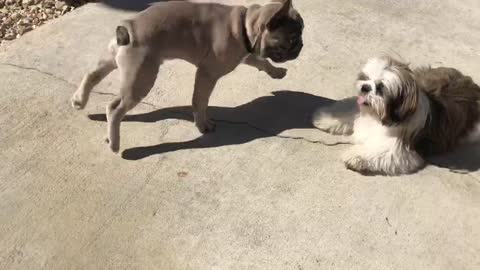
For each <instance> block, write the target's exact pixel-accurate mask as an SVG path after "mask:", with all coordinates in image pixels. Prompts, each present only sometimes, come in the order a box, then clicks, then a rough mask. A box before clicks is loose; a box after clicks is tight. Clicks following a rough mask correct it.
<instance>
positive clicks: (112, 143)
mask: <svg viewBox="0 0 480 270" xmlns="http://www.w3.org/2000/svg"><path fill="white" fill-rule="evenodd" d="M105 143H107V144H108V146H109V147H110V150H112V152H114V153H116V154H117V153H118V151H120V142H119V141H112V140H110V139H109V138H108V137H107V138H105Z"/></svg>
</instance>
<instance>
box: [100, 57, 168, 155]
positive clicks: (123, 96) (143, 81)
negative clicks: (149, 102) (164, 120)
mask: <svg viewBox="0 0 480 270" xmlns="http://www.w3.org/2000/svg"><path fill="white" fill-rule="evenodd" d="M129 58H131V55H125V59H123V60H122V61H120V62H121V63H122V66H121V67H120V74H121V77H122V83H121V89H120V96H119V97H117V98H115V99H114V100H113V101H112V103H110V104H109V105H108V106H107V122H108V139H107V143H108V144H109V146H110V149H111V150H112V151H113V152H115V153H118V151H119V150H120V124H121V122H122V120H123V118H124V116H125V114H126V113H127V112H128V111H130V110H131V109H133V108H134V107H135V106H136V105H137V104H138V103H140V102H141V101H142V99H143V98H144V97H146V96H147V95H148V93H149V92H150V90H151V89H152V87H153V85H154V83H155V79H156V78H157V73H158V69H159V62H158V61H156V60H154V58H153V57H144V58H143V59H144V60H143V61H142V62H134V61H129V60H132V59H133V58H132V59H129ZM124 60H127V61H124Z"/></svg>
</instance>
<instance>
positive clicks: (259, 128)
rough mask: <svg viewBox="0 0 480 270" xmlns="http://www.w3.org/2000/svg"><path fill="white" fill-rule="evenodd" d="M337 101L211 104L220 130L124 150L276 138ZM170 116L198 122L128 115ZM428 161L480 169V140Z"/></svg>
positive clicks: (286, 98) (267, 99) (141, 154)
mask: <svg viewBox="0 0 480 270" xmlns="http://www.w3.org/2000/svg"><path fill="white" fill-rule="evenodd" d="M334 102H335V101H334V100H332V99H328V98H324V97H320V96H315V95H312V94H309V93H304V92H296V91H289V90H281V91H276V92H272V95H269V96H263V97H259V98H257V99H255V100H252V101H251V102H248V103H246V104H243V105H240V106H237V107H215V106H210V107H209V110H208V112H209V115H210V116H211V117H212V118H213V119H214V120H215V122H216V124H217V129H216V131H215V132H213V133H208V134H205V135H202V136H200V137H198V138H196V139H194V140H190V141H185V142H173V143H161V144H157V145H152V146H143V147H134V148H130V149H126V150H124V151H123V152H122V157H123V158H124V159H127V160H139V159H143V158H146V157H149V156H152V155H157V154H162V153H167V152H172V151H178V150H184V149H201V148H211V147H221V146H227V145H239V144H244V143H248V142H251V141H254V140H256V139H260V138H268V137H273V136H276V135H278V134H280V133H282V132H283V131H286V130H290V129H315V127H314V126H313V125H312V121H311V120H312V116H313V114H314V112H315V111H316V110H317V109H319V108H321V107H323V106H329V105H331V104H333V103H334ZM89 118H90V119H91V120H94V121H106V117H105V114H92V115H89ZM166 119H179V120H186V121H190V122H193V116H192V111H191V107H190V106H180V107H170V108H162V109H158V110H156V111H152V112H148V113H144V114H136V115H127V116H125V118H124V120H123V121H124V122H145V123H155V122H159V121H162V120H166ZM192 129H194V127H193V126H192ZM318 132H322V131H318ZM427 160H428V162H429V163H430V164H432V165H434V166H438V167H441V168H448V169H450V170H451V171H453V172H457V173H468V172H473V171H477V170H479V169H480V143H478V144H467V145H462V146H459V147H458V148H457V149H455V151H453V152H451V153H448V154H444V155H439V156H435V157H430V158H428V159H427Z"/></svg>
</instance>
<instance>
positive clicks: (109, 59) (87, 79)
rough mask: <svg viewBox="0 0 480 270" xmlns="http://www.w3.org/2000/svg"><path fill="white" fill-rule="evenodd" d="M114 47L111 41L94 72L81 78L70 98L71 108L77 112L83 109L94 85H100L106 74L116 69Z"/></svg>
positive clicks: (115, 48) (115, 49)
mask: <svg viewBox="0 0 480 270" xmlns="http://www.w3.org/2000/svg"><path fill="white" fill-rule="evenodd" d="M116 46H117V45H116V44H115V43H113V41H112V42H111V43H110V45H109V47H108V52H107V53H105V55H104V56H102V58H101V59H100V60H99V61H98V64H97V67H96V68H95V70H93V71H91V72H89V73H87V74H86V75H85V76H84V77H83V79H82V82H81V83H80V86H79V87H78V89H77V91H76V92H75V93H74V94H73V96H72V98H71V103H72V107H73V108H75V109H77V110H81V109H83V108H85V105H87V102H88V97H89V96H90V93H91V91H92V89H93V87H95V85H97V84H98V83H100V82H101V81H102V80H103V79H104V78H105V77H106V76H107V75H108V74H110V73H111V72H112V71H113V70H114V69H116V68H117V63H116V61H115V54H116V51H117V47H116Z"/></svg>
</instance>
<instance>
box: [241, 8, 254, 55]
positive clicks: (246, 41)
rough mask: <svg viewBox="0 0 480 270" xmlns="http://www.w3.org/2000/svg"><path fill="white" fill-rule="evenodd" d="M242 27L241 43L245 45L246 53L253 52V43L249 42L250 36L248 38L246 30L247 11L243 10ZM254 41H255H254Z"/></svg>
mask: <svg viewBox="0 0 480 270" xmlns="http://www.w3.org/2000/svg"><path fill="white" fill-rule="evenodd" d="M242 29H243V31H242V32H243V44H244V45H245V49H247V52H248V53H254V49H255V45H256V44H253V45H252V43H251V42H250V38H248V31H247V11H246V10H245V12H243V14H242ZM255 43H256V42H255Z"/></svg>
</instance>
